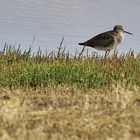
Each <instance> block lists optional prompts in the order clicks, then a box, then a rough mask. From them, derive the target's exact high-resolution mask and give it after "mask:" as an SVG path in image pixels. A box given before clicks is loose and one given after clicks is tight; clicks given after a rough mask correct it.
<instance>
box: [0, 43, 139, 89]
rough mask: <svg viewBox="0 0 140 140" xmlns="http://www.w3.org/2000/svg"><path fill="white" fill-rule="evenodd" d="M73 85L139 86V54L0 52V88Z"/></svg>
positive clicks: (91, 86) (63, 50) (89, 86)
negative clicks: (100, 54)
mask: <svg viewBox="0 0 140 140" xmlns="http://www.w3.org/2000/svg"><path fill="white" fill-rule="evenodd" d="M59 84H66V85H76V86H77V87H79V88H84V89H87V88H101V87H104V86H106V87H110V85H112V84H116V85H117V84H123V85H137V86H140V54H135V53H134V52H133V51H129V52H128V53H126V54H122V55H118V53H117V52H116V51H115V52H114V53H113V54H112V55H111V56H107V57H106V58H104V57H101V56H99V55H98V54H92V55H89V54H87V55H83V53H80V54H78V53H76V54H75V56H72V55H70V54H69V52H66V51H65V48H62V47H61V45H60V47H59V48H58V51H56V52H51V53H46V54H43V53H42V52H41V50H40V49H39V50H38V52H37V53H36V54H33V53H32V52H31V48H29V50H28V51H24V52H22V51H21V50H20V46H19V48H17V49H15V48H14V47H12V46H8V45H5V47H4V49H3V50H2V51H1V52H0V87H47V86H48V85H59Z"/></svg>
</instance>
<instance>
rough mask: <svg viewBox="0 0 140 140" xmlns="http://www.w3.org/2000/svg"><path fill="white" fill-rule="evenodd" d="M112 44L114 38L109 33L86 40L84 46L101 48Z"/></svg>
mask: <svg viewBox="0 0 140 140" xmlns="http://www.w3.org/2000/svg"><path fill="white" fill-rule="evenodd" d="M113 42H114V37H113V36H112V35H111V34H110V33H109V32H104V33H102V34H99V35H97V36H95V37H93V38H91V39H89V40H87V41H86V42H84V43H85V46H91V47H95V46H103V47H107V46H108V45H110V44H112V43H113Z"/></svg>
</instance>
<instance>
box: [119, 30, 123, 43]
mask: <svg viewBox="0 0 140 140" xmlns="http://www.w3.org/2000/svg"><path fill="white" fill-rule="evenodd" d="M119 35H120V36H121V38H122V40H121V42H122V41H123V40H124V35H123V32H120V33H119Z"/></svg>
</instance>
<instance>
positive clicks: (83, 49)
mask: <svg viewBox="0 0 140 140" xmlns="http://www.w3.org/2000/svg"><path fill="white" fill-rule="evenodd" d="M85 47H86V46H84V47H83V48H82V50H81V52H80V53H79V58H80V57H81V55H82V54H83V52H84V51H85Z"/></svg>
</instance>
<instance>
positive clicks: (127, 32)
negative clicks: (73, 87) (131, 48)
mask: <svg viewBox="0 0 140 140" xmlns="http://www.w3.org/2000/svg"><path fill="white" fill-rule="evenodd" d="M123 32H124V33H127V34H130V35H133V34H132V33H130V32H127V31H125V30H123Z"/></svg>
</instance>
